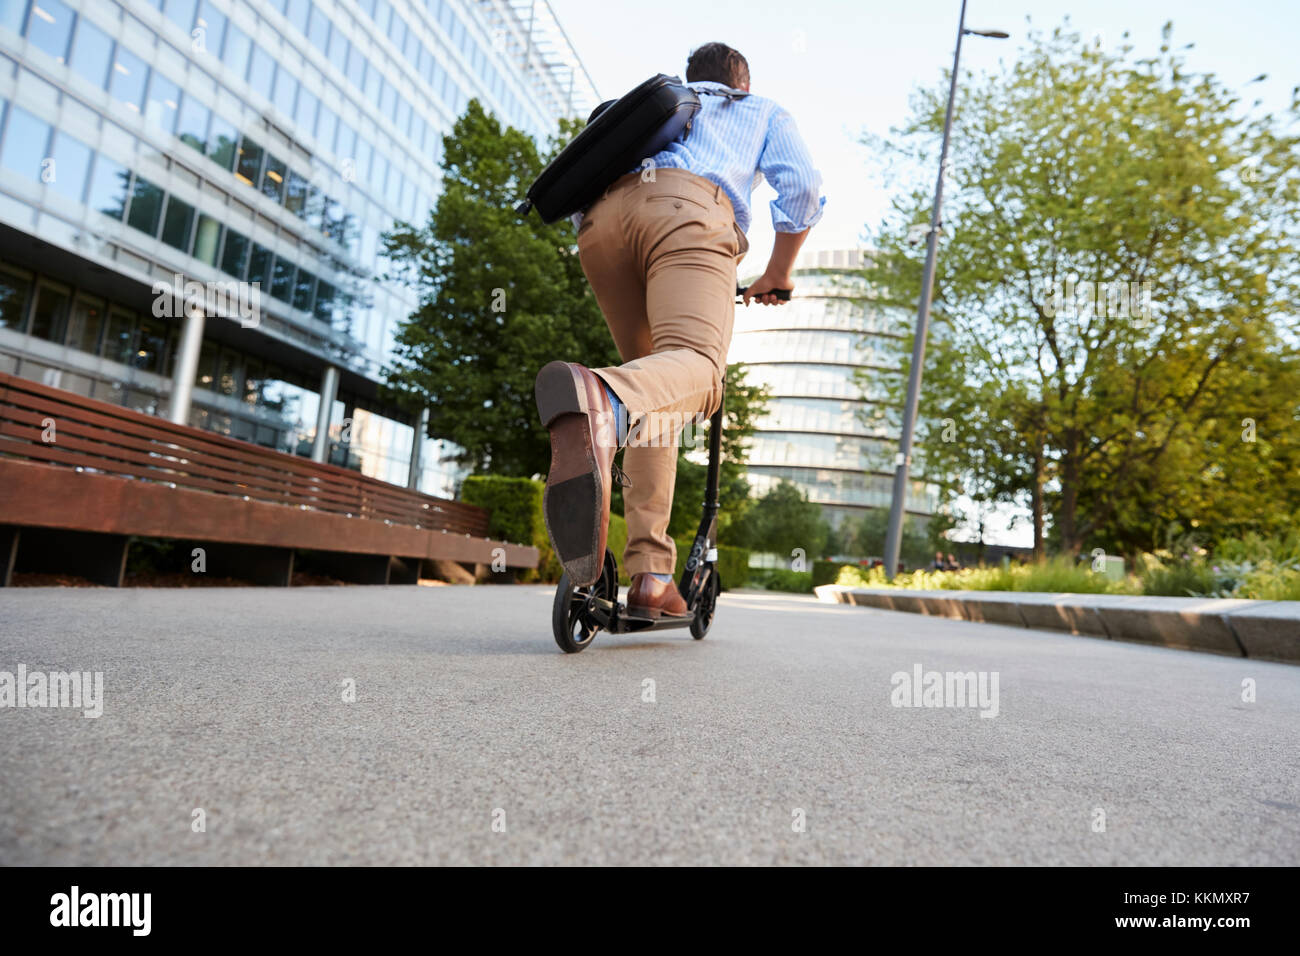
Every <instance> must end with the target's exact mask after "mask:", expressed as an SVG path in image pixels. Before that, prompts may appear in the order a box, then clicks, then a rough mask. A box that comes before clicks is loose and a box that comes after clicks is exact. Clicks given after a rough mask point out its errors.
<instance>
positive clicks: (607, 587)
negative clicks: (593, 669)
mask: <svg viewBox="0 0 1300 956" xmlns="http://www.w3.org/2000/svg"><path fill="white" fill-rule="evenodd" d="M597 599H601V600H606V601H610V602H611V603H617V602H618V566H617V565H616V564H615V563H614V556H613V554H611V553H610V552H608V551H606V552H605V567H604V570H603V571H602V572H601V575H600V579H599V580H598V581H597V582H596V583H595V584H593V585H591V587H582V588H575V587H574V586H573V582H572V581H570V580H569V575H568V573H567V572H566V573H565V575H564V576H563V577H561V578H560V583H559V584H558V585H556V587H555V602H554V603H553V604H552V605H551V630H552V631H553V632H554V633H555V643H556V644H558V645H559V647H560V650H562V651H564V653H566V654H577V653H579V652H581V651H585V650H586V649H587V646H588V645H589V644H590V643H591V642H592V641H593V640H594V639H595V637H596V633H597V632H598V631H599V630H600V624H599V623H598V622H597V621H596V620H595V618H594V617H593V615H592V613H591V609H592V604H593V603H594V602H595V601H596V600H597Z"/></svg>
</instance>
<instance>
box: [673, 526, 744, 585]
mask: <svg viewBox="0 0 1300 956" xmlns="http://www.w3.org/2000/svg"><path fill="white" fill-rule="evenodd" d="M675 540H676V541H677V570H676V571H674V572H673V577H675V578H677V579H679V580H680V579H681V576H682V571H684V570H685V569H686V559H687V558H688V557H689V556H690V553H691V545H692V544H694V543H695V536H694V535H691V536H690V537H689V538H677V539H675ZM718 574H719V575H721V577H722V590H724V591H728V590H730V589H731V588H743V587H744V586H745V585H746V584H747V583H748V582H749V550H748V549H747V548H731V547H727V546H726V545H723V544H720V545H718Z"/></svg>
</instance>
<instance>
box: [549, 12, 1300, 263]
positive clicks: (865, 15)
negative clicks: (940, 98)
mask: <svg viewBox="0 0 1300 956" xmlns="http://www.w3.org/2000/svg"><path fill="white" fill-rule="evenodd" d="M550 2H551V7H552V8H553V9H554V10H555V13H556V16H557V18H558V19H559V21H560V24H561V26H562V27H563V28H564V30H565V32H566V33H567V34H568V35H569V38H570V40H571V41H572V42H573V45H574V47H575V48H576V49H577V51H578V55H579V56H580V57H581V58H582V61H583V63H584V64H585V65H586V67H587V72H588V73H590V74H591V78H592V80H593V81H594V82H595V84H596V88H597V89H598V90H599V92H600V95H601V96H602V98H605V99H612V98H614V97H616V96H619V95H621V94H623V93H626V92H627V91H628V90H630V89H632V88H633V87H634V86H636V85H637V84H638V83H640V82H641V81H642V80H644V79H646V78H647V77H649V76H652V75H654V74H655V73H668V74H676V75H679V76H684V75H685V73H686V56H687V53H688V52H689V51H690V50H691V49H692V48H693V47H696V46H699V45H700V44H702V43H706V42H709V41H712V40H718V41H721V42H724V43H727V44H728V45H730V46H733V47H735V48H736V49H738V50H740V51H741V52H742V53H743V54H744V55H745V57H746V59H748V60H749V66H750V75H751V89H752V91H753V92H755V93H759V94H762V95H764V96H769V97H771V98H772V99H775V100H776V101H777V102H779V103H780V104H781V105H782V106H784V107H786V108H787V109H788V110H790V112H791V113H793V114H794V116H795V118H796V120H797V122H798V124H799V129H800V132H801V133H802V134H803V137H804V139H805V140H806V141H807V142H808V146H809V149H810V150H811V152H812V154H813V158H814V160H815V161H816V162H817V165H818V168H819V169H820V170H821V172H822V175H823V177H824V187H823V188H824V192H825V195H826V212H825V215H824V217H823V219H822V221H821V222H820V223H819V224H818V225H817V227H816V228H814V229H813V232H812V234H811V236H810V237H809V240H808V248H826V249H829V248H841V247H845V246H853V245H857V244H859V243H860V242H861V241H862V239H863V227H864V226H865V225H866V224H867V223H873V224H874V223H876V222H878V221H879V220H880V218H881V216H882V215H883V214H884V212H885V210H886V209H887V206H888V196H889V190H888V184H886V183H882V182H880V181H879V180H878V177H877V174H876V170H875V168H874V167H873V166H872V165H871V164H870V162H869V160H870V159H871V157H869V156H868V155H867V152H866V149H865V147H863V146H862V145H861V144H860V142H859V140H860V138H861V134H862V132H863V131H864V130H865V131H870V132H872V133H875V134H878V135H887V134H888V132H889V130H890V129H891V128H892V127H894V126H897V125H899V124H900V123H902V122H903V121H904V120H905V119H906V117H907V115H908V97H909V94H911V93H912V92H913V91H914V90H915V89H916V88H917V87H918V86H923V85H924V86H934V85H936V84H937V83H939V82H940V80H941V77H942V73H943V71H944V70H945V69H947V68H948V67H950V66H951V64H952V52H953V46H954V41H955V39H956V32H957V18H958V15H959V13H960V10H961V2H960V0H904V2H899V0H888V2H884V0H796V2H790V0H783V2H776V0H703V2H702V0H655V2H653V3H647V2H644V0H550ZM1067 16H1068V17H1069V19H1070V23H1071V24H1072V25H1073V26H1074V27H1075V28H1076V29H1077V30H1078V31H1079V32H1080V33H1081V34H1083V35H1084V36H1088V37H1092V36H1094V35H1096V34H1098V33H1100V35H1101V38H1102V42H1103V43H1104V44H1105V45H1107V46H1110V45H1118V44H1119V43H1120V42H1121V35H1122V34H1123V33H1124V31H1126V30H1127V31H1129V33H1130V36H1131V40H1132V42H1133V43H1134V45H1135V46H1136V47H1137V49H1138V51H1149V52H1155V51H1156V49H1157V48H1158V47H1159V44H1160V28H1161V26H1162V25H1163V24H1164V23H1165V22H1166V21H1167V20H1173V22H1174V41H1175V44H1176V45H1177V46H1182V45H1184V44H1186V43H1192V44H1194V47H1193V49H1191V50H1188V51H1186V53H1185V56H1186V57H1187V62H1188V65H1189V66H1190V67H1191V68H1192V69H1194V70H1198V71H1201V72H1213V73H1215V74H1217V75H1218V76H1219V77H1220V79H1221V80H1222V81H1223V82H1224V83H1225V84H1226V85H1227V86H1229V88H1232V89H1241V88H1242V87H1243V86H1244V84H1245V83H1246V82H1247V81H1248V80H1250V79H1252V78H1254V77H1255V76H1257V75H1258V74H1260V73H1268V74H1269V79H1268V80H1267V81H1265V82H1264V83H1260V84H1256V85H1254V86H1252V87H1251V88H1250V89H1251V92H1252V94H1253V96H1260V97H1262V98H1263V99H1264V101H1265V106H1266V107H1268V108H1272V109H1277V110H1280V109H1282V108H1283V107H1285V105H1286V104H1287V103H1288V102H1289V99H1290V90H1291V88H1292V87H1293V86H1296V85H1297V84H1300V55H1298V54H1297V52H1296V43H1297V40H1298V39H1300V0H1252V2H1249V3H1224V2H1222V0H1216V2H1209V0H1181V2H1176V3H1175V2H1169V0H1164V2H1152V0H1068V2H1061V0H969V3H968V6H967V13H966V21H967V25H968V26H971V27H976V28H981V29H1000V30H1005V31H1006V32H1008V33H1010V34H1011V37H1010V38H1009V39H1006V40H993V39H986V38H983V37H967V38H966V40H965V42H964V43H963V45H962V67H963V70H965V69H970V70H972V71H974V72H975V73H977V74H978V73H979V72H981V71H997V70H998V69H999V61H1000V60H1002V61H1006V62H1011V61H1013V60H1014V59H1015V57H1016V55H1017V50H1018V49H1019V48H1020V47H1021V45H1022V44H1023V43H1024V42H1025V40H1026V34H1027V33H1028V31H1029V29H1030V27H1031V24H1030V23H1029V22H1027V21H1026V17H1032V27H1033V28H1034V29H1041V30H1044V31H1050V29H1051V28H1052V27H1054V26H1056V25H1058V24H1061V23H1062V22H1063V21H1064V19H1065V18H1066V17H1067ZM1253 96H1252V98H1253ZM761 189H762V192H761V193H758V194H756V195H755V197H754V198H755V209H756V215H755V216H754V225H753V226H752V227H751V229H750V232H749V241H750V253H749V256H748V257H747V260H746V262H745V263H744V264H742V266H741V272H742V273H744V272H746V271H747V269H752V271H754V272H758V271H761V269H762V266H763V265H764V264H765V262H766V257H767V254H768V252H769V251H770V250H771V245H772V227H771V221H770V218H769V216H768V215H767V213H766V212H765V209H764V208H763V207H765V205H766V201H767V200H770V199H771V198H772V195H773V194H772V193H771V191H770V189H768V188H767V187H766V186H764V187H761Z"/></svg>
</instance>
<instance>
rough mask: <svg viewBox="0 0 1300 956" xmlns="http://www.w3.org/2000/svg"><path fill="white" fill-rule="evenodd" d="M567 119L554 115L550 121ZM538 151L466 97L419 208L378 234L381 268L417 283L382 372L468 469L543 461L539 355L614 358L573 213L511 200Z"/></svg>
mask: <svg viewBox="0 0 1300 956" xmlns="http://www.w3.org/2000/svg"><path fill="white" fill-rule="evenodd" d="M577 128H578V127H577V125H576V124H571V123H567V124H564V125H562V127H561V134H560V135H561V137H562V138H564V139H567V138H569V137H571V136H572V135H573V134H575V133H576V132H577ZM560 146H561V142H560V141H559V140H558V139H557V140H556V141H555V142H553V143H552V144H551V153H552V154H554V153H555V152H557V151H558V150H559V148H560ZM544 164H545V159H544V158H543V157H541V156H540V155H539V154H538V149H537V145H536V144H535V143H534V142H533V140H532V139H531V137H529V136H528V135H527V134H525V133H523V132H521V131H519V130H517V129H514V128H512V127H506V128H505V129H502V127H501V124H500V123H499V122H498V121H497V119H496V118H495V117H494V116H492V115H491V114H489V113H487V112H485V111H484V109H483V107H482V106H481V105H480V104H479V102H478V100H471V101H470V102H469V105H468V106H467V107H466V109H465V113H464V115H463V116H461V117H460V118H459V119H458V120H457V121H456V124H455V126H454V127H453V128H452V131H451V133H450V134H448V135H447V136H445V137H443V161H442V169H443V187H442V192H441V194H440V195H439V197H438V203H437V206H436V208H435V209H434V210H433V212H432V214H431V215H430V218H429V221H428V222H426V223H424V224H423V225H420V226H416V225H412V224H409V223H398V224H396V225H395V226H394V228H393V229H392V230H391V231H390V232H389V233H388V234H387V235H386V236H385V250H386V253H387V255H388V257H389V260H390V262H391V263H392V272H391V276H392V277H394V278H398V279H401V280H403V281H406V282H409V283H411V284H412V285H413V286H414V287H415V288H416V289H417V290H418V291H419V294H420V307H419V309H418V310H417V311H416V312H415V313H414V314H413V315H411V316H410V317H409V318H408V319H407V320H406V321H404V322H403V323H402V324H401V326H400V328H399V330H398V333H397V336H396V348H395V359H394V364H393V366H392V367H391V368H390V369H388V384H389V386H390V388H391V389H392V392H393V394H394V396H395V397H396V398H397V399H398V400H399V401H402V402H403V403H404V404H406V405H408V406H409V407H411V408H419V407H422V406H425V405H427V406H429V407H430V408H431V409H432V414H431V416H430V422H429V434H430V435H431V436H433V437H437V438H444V439H447V440H449V441H451V442H453V443H455V444H456V445H459V446H460V447H461V448H462V449H463V451H462V452H461V454H460V456H459V460H460V461H461V462H462V463H464V464H466V465H468V466H470V467H471V468H473V469H474V470H477V471H482V470H487V469H491V470H492V471H493V472H495V473H497V474H501V475H514V476H530V475H534V474H544V473H545V472H546V470H547V467H548V462H549V461H550V445H549V441H548V439H547V434H546V430H545V429H544V428H542V426H541V423H540V422H538V420H537V411H536V405H535V403H534V398H533V383H534V379H535V377H536V375H537V371H538V369H540V368H541V367H542V366H543V365H545V364H546V363H547V362H549V361H552V360H553V359H563V360H569V361H575V362H581V363H583V364H584V365H590V366H594V367H600V366H604V365H617V364H618V362H619V360H618V356H617V352H616V350H615V348H614V345H613V341H612V339H611V338H610V334H609V330H608V329H607V327H606V325H605V321H604V319H603V318H602V316H601V313H600V309H599V307H598V306H597V304H596V300H595V297H594V296H593V295H592V293H591V291H590V289H589V288H588V286H587V282H586V278H585V276H584V275H583V272H582V266H581V264H580V263H579V261H578V255H577V246H576V242H575V236H574V231H573V226H572V224H571V223H569V222H568V221H567V220H565V221H561V222H559V223H555V224H553V225H549V226H548V225H545V224H543V223H542V221H541V220H540V218H538V217H537V216H532V215H530V216H525V217H523V218H522V219H521V218H520V217H519V216H518V215H517V214H516V213H515V211H514V208H513V207H514V204H515V202H517V201H518V199H519V197H521V196H522V195H523V194H524V192H525V191H526V189H527V188H528V186H529V184H531V182H532V181H533V179H534V178H535V177H536V176H537V174H538V173H539V172H540V171H541V169H542V167H543V165H544Z"/></svg>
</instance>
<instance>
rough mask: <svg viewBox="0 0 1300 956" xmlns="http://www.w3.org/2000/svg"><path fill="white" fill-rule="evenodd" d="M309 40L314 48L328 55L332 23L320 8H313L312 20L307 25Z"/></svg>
mask: <svg viewBox="0 0 1300 956" xmlns="http://www.w3.org/2000/svg"><path fill="white" fill-rule="evenodd" d="M307 39H308V40H310V41H311V44H312V46H314V47H315V48H316V49H318V50H320V51H321V52H322V53H325V54H327V55H328V50H329V39H330V22H329V18H327V17H326V16H325V14H323V13H321V11H320V8H319V7H313V8H312V11H311V20H310V22H309V23H308V24H307Z"/></svg>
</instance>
